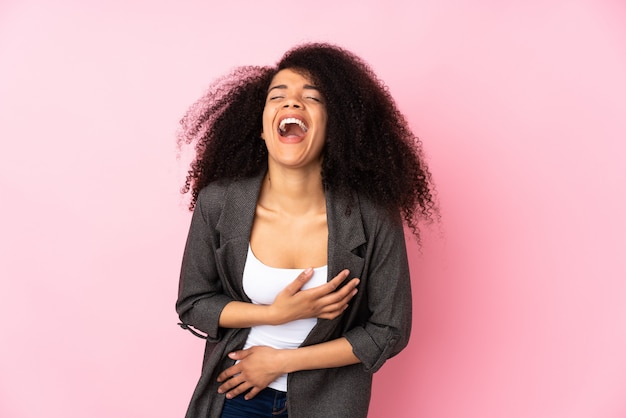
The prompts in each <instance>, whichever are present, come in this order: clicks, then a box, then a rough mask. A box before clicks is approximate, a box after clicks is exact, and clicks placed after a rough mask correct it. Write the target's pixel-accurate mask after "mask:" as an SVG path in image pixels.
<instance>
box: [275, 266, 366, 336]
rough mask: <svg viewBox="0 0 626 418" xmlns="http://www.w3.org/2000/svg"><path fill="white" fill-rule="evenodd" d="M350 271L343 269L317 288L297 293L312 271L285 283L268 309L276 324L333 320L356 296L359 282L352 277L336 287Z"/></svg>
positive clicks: (307, 270) (309, 278) (311, 275)
mask: <svg viewBox="0 0 626 418" xmlns="http://www.w3.org/2000/svg"><path fill="white" fill-rule="evenodd" d="M348 274H350V272H349V271H348V270H343V271H342V272H340V273H339V274H338V275H336V276H335V277H334V278H333V279H332V280H330V281H329V282H327V283H324V284H322V285H320V286H317V287H314V288H311V289H307V290H300V289H302V286H304V285H305V283H307V282H308V281H309V280H311V277H313V269H306V270H305V271H303V272H302V273H300V275H299V276H298V277H297V278H296V279H295V280H294V281H293V282H291V283H290V284H288V285H287V286H286V287H285V288H284V289H283V290H282V291H281V292H280V293H279V294H278V295H277V296H276V299H274V302H273V303H272V304H271V305H270V306H269V308H270V310H271V316H272V317H273V318H275V324H284V323H287V322H290V321H295V320H297V319H305V318H322V319H335V318H336V317H338V316H339V315H341V313H342V312H343V311H345V310H346V308H347V307H348V302H349V301H350V299H352V297H353V296H354V295H356V293H357V289H356V286H357V285H358V284H359V279H357V278H353V279H352V280H350V281H349V282H348V283H346V285H345V286H343V287H342V288H341V289H339V290H337V288H338V287H339V286H340V285H341V283H343V282H344V280H346V278H347V277H348Z"/></svg>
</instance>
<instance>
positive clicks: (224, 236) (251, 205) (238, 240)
mask: <svg viewBox="0 0 626 418" xmlns="http://www.w3.org/2000/svg"><path fill="white" fill-rule="evenodd" d="M264 175H265V172H264V171H263V172H262V173H261V174H259V175H258V176H256V177H251V178H246V179H242V180H237V181H233V182H231V183H230V185H229V186H228V190H227V192H226V195H225V197H224V198H225V202H224V208H223V210H222V213H221V215H220V218H219V220H218V222H217V225H216V229H217V232H218V233H219V236H220V247H219V248H218V249H217V251H216V255H217V262H218V264H219V266H220V269H221V271H222V272H223V274H224V279H225V285H226V286H227V287H230V289H228V290H229V291H230V292H232V293H233V297H236V298H237V299H239V300H243V301H246V302H250V300H249V298H248V297H247V296H246V293H245V292H244V291H243V270H244V266H245V264H246V257H247V254H248V245H249V242H250V231H251V229H252V222H253V220H254V214H255V211H256V202H257V200H258V197H259V191H260V188H261V182H262V181H263V177H264Z"/></svg>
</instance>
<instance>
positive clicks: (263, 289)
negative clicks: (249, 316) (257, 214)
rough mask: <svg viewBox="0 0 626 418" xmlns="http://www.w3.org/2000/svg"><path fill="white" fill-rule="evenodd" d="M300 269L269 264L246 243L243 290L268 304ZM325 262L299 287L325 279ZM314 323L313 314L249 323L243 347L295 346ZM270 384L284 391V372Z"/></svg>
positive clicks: (326, 269) (308, 286)
mask: <svg viewBox="0 0 626 418" xmlns="http://www.w3.org/2000/svg"><path fill="white" fill-rule="evenodd" d="M302 271H303V270H302V269H281V268H276V267H269V266H266V265H265V264H263V263H262V262H261V261H260V260H259V259H257V258H256V256H255V255H254V253H253V252H252V248H250V245H248V256H247V258H246V265H245V268H244V270H243V290H244V292H246V295H248V297H249V298H250V300H251V301H252V303H256V304H259V305H271V304H272V302H274V299H275V298H276V295H278V293H280V291H281V290H283V289H284V288H285V286H287V285H288V284H289V283H291V282H292V281H294V280H295V278H296V277H298V275H299V274H300V273H301V272H302ZM327 275H328V266H323V267H317V268H315V269H313V277H312V278H311V280H309V281H308V282H307V283H306V284H305V285H304V286H303V287H302V289H309V288H312V287H315V286H319V285H321V284H324V283H326V280H327ZM316 323H317V319H316V318H307V319H299V320H297V321H292V322H288V323H286V324H282V325H258V326H255V327H252V328H251V330H250V334H249V335H248V339H247V341H246V345H245V346H244V349H245V348H250V347H253V346H257V345H264V346H268V347H272V348H277V349H294V348H298V347H299V346H300V344H302V342H303V341H304V339H305V338H306V336H307V335H309V332H311V330H312V329H313V327H314V326H315V324H316ZM269 387H271V388H273V389H276V390H282V391H283V392H286V391H287V375H286V374H284V375H282V376H280V377H279V378H278V379H276V380H275V381H273V382H272V383H270V385H269Z"/></svg>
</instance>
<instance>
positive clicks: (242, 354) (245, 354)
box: [228, 348, 252, 361]
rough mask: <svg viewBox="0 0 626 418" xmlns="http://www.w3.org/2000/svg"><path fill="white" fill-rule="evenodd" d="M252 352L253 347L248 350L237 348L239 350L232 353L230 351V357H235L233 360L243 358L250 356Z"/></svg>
mask: <svg viewBox="0 0 626 418" xmlns="http://www.w3.org/2000/svg"><path fill="white" fill-rule="evenodd" d="M251 353H252V349H251V348H249V349H247V350H237V351H233V352H231V353H228V357H229V358H231V359H233V360H240V361H241V360H243V359H245V358H246V357H248V356H249V355H250V354H251Z"/></svg>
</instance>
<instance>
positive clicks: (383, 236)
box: [176, 174, 411, 418]
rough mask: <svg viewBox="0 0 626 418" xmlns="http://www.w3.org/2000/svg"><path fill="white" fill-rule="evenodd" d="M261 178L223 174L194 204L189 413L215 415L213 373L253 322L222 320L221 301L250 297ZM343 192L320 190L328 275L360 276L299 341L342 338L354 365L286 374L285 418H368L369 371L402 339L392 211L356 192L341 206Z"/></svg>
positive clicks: (405, 308)
mask: <svg viewBox="0 0 626 418" xmlns="http://www.w3.org/2000/svg"><path fill="white" fill-rule="evenodd" d="M262 179H263V175H262V174H261V175H259V176H256V177H253V178H248V179H244V180H237V181H233V180H221V181H218V182H215V183H212V184H210V185H209V186H207V187H206V188H204V189H203V190H202V191H201V192H200V194H199V196H198V200H197V203H196V208H195V210H194V214H193V217H192V221H191V227H190V230H189V236H188V238H187V244H186V247H185V252H184V256H183V262H182V270H181V276H180V284H179V293H178V300H177V302H176V311H177V312H178V315H179V316H180V319H181V321H182V323H183V324H184V325H183V326H190V327H193V328H195V329H197V330H200V331H202V332H204V333H206V336H207V341H206V348H205V353H204V362H203V365H202V374H201V376H200V380H199V382H198V384H197V386H196V389H195V391H194V394H193V396H192V399H191V403H190V405H189V409H188V410H187V415H186V418H219V417H220V414H221V410H222V406H223V403H224V399H225V398H224V395H219V394H218V393H217V388H218V386H219V385H218V383H217V382H216V378H217V375H218V374H219V373H220V372H221V371H222V370H224V369H226V368H228V367H230V366H231V365H233V364H234V361H233V360H231V359H229V358H228V357H227V354H228V353H229V352H231V351H234V350H237V349H241V348H242V347H243V345H244V343H245V341H246V338H247V335H248V333H249V328H245V329H226V328H220V327H219V325H218V321H219V316H220V313H221V311H222V309H223V308H224V306H225V305H226V304H227V303H229V302H230V301H233V300H238V301H246V302H249V301H250V300H249V299H248V297H247V296H246V294H245V292H244V290H243V285H242V277H243V270H244V265H245V261H246V254H247V250H248V243H249V241H250V230H251V227H252V222H253V218H254V213H255V208H256V201H257V198H258V194H259V190H260V185H261V181H262ZM347 204H348V199H347V198H346V196H343V195H339V194H337V193H333V192H332V190H328V191H327V192H326V209H327V219H328V278H329V279H330V278H333V277H334V276H335V275H337V274H338V273H339V272H340V271H341V270H343V269H345V268H347V269H349V270H350V276H349V277H359V278H360V284H359V292H358V293H357V294H356V296H355V297H354V298H353V299H352V300H351V301H350V306H349V308H348V309H347V310H346V311H344V313H343V314H342V315H340V316H339V317H338V318H336V319H334V320H324V319H318V320H317V325H315V327H314V328H313V330H312V331H311V332H310V334H309V335H308V336H307V338H306V339H305V341H304V342H303V343H302V345H303V346H307V345H312V344H317V343H320V342H324V341H328V340H332V339H335V338H339V337H341V336H344V337H346V338H347V339H348V341H349V342H350V344H351V345H352V347H353V352H354V354H355V355H356V356H357V357H358V358H359V360H361V363H360V364H355V365H351V366H345V367H339V368H332V369H319V370H307V371H299V372H295V373H290V374H289V376H288V380H287V385H288V392H287V397H288V398H287V404H288V406H289V416H290V417H291V418H319V417H329V418H359V417H366V416H367V410H368V406H369V400H370V393H371V384H372V374H373V373H374V372H375V371H377V370H378V369H379V368H380V367H381V366H382V364H383V363H384V362H385V361H386V360H387V359H388V358H390V357H392V356H394V355H395V354H397V353H398V352H400V350H402V349H403V348H404V347H405V346H406V344H407V343H408V339H409V334H410V329H411V286H410V278H409V268H408V261H407V255H406V248H405V242H404V231H403V227H402V222H401V219H400V216H399V215H396V216H394V215H390V213H389V212H388V211H386V210H383V209H380V208H378V207H376V206H374V205H373V204H372V203H370V202H369V201H366V200H365V199H363V198H359V196H355V197H354V198H353V200H352V206H351V210H350V211H349V212H347V211H346V208H347Z"/></svg>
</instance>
